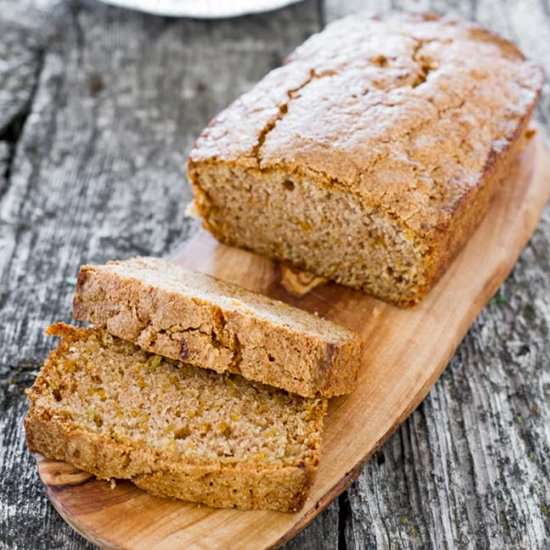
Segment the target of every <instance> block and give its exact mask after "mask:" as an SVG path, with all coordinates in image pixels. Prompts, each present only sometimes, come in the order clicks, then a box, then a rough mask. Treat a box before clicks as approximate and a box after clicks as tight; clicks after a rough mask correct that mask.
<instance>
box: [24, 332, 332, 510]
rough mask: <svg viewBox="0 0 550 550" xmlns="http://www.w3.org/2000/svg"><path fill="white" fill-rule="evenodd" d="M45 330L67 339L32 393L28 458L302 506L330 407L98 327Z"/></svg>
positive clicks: (185, 493)
mask: <svg viewBox="0 0 550 550" xmlns="http://www.w3.org/2000/svg"><path fill="white" fill-rule="evenodd" d="M49 333H50V334H52V335H56V336H60V337H61V342H60V344H59V346H58V348H57V349H56V350H54V351H53V352H52V353H51V354H50V356H49V358H48V359H47V361H46V363H45V365H44V367H43V369H42V371H41V373H40V374H39V376H38V378H37V380H36V382H35V383H34V385H33V386H32V388H31V389H30V390H28V398H29V401H30V410H29V413H28V415H27V418H26V419H25V427H26V432H27V440H28V444H29V447H30V449H31V450H33V451H38V452H40V453H42V454H44V455H45V456H47V457H49V458H51V459H55V460H64V461H66V462H69V463H70V464H72V465H74V466H76V467H77V468H80V469H82V470H84V471H88V472H90V473H93V474H95V475H96V476H98V477H99V478H102V479H111V478H120V479H129V480H131V481H133V482H134V483H135V484H136V485H138V486H139V487H142V488H144V489H145V490H147V491H149V492H152V493H153V494H158V495H162V496H170V497H176V498H180V499H183V500H188V501H192V502H200V503H204V504H207V505H209V506H213V507H237V508H241V509H270V510H279V511H294V510H297V509H299V508H300V507H301V506H302V505H303V502H304V499H305V498H306V495H307V491H308V488H309V486H310V484H311V482H312V479H313V475H314V472H315V470H316V469H317V465H318V462H319V452H320V445H321V430H322V424H323V417H324V414H325V412H326V401H325V400H323V399H305V398H301V397H298V396H295V395H292V394H289V393H287V392H284V391H281V390H277V389H274V388H270V387H268V386H264V385H261V384H255V383H251V382H248V381H246V380H244V379H243V378H242V377H240V376H236V375H231V374H223V375H222V374H217V373H214V372H210V371H207V370H204V369H195V368H193V367H190V366H186V365H181V364H179V363H177V362H175V361H172V360H169V359H164V358H162V357H160V356H157V355H152V354H149V353H147V352H145V351H143V350H141V349H139V348H137V347H136V346H134V345H133V344H131V343H129V342H125V341H123V340H121V339H118V338H116V337H113V336H112V335H110V334H108V333H107V332H106V331H105V330H103V329H77V328H75V327H71V326H68V325H64V324H57V325H53V326H52V327H50V329H49Z"/></svg>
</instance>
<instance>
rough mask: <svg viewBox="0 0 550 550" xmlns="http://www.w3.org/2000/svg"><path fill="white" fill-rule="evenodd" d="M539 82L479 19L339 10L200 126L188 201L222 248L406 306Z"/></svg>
mask: <svg viewBox="0 0 550 550" xmlns="http://www.w3.org/2000/svg"><path fill="white" fill-rule="evenodd" d="M542 80H543V75H542V71H541V70H540V68H539V67H537V66H536V65H534V64H533V63H530V62H529V61H527V60H526V59H525V58H524V56H523V54H522V53H521V52H520V51H519V50H518V49H517V48H516V47H515V46H514V45H513V44H512V43H510V42H508V41H506V40H504V39H502V38H500V37H498V36H496V35H494V34H492V33H490V32H489V31H487V30H485V29H483V28H482V27H479V26H478V25H474V24H471V23H467V22H464V21H460V20H457V19H452V18H448V17H442V18H439V17H437V16H434V15H428V14H424V15H412V14H393V15H390V16H387V17H385V18H373V19H370V18H368V17H367V16H366V15H354V16H353V17H350V18H346V19H343V20H341V21H339V22H336V23H334V24H332V25H329V26H328V27H327V28H326V30H324V31H323V32H321V33H320V34H317V35H315V36H313V37H311V38H310V39H309V40H307V41H306V42H305V43H304V44H303V45H302V46H301V47H299V48H298V49H297V50H296V51H295V52H294V53H293V54H292V55H291V56H290V57H289V59H288V60H287V62H286V64H285V65H284V66H282V67H280V68H279V69H276V70H274V71H272V72H271V73H269V74H268V75H267V76H266V77H265V78H264V79H263V80H262V81H261V82H260V83H259V84H258V85H257V86H256V87H254V88H253V89H252V90H251V91H250V92H248V93H246V94H245V95H243V96H242V97H241V98H239V99H237V101H235V102H234V103H233V104H232V105H231V106H230V107H229V108H228V109H226V110H225V111H224V112H222V113H221V114H220V115H219V116H217V117H216V118H215V119H214V120H213V121H212V122H211V124H210V125H209V126H208V128H206V129H205V130H204V132H203V133H202V134H201V136H200V137H199V138H198V140H197V142H196V144H195V147H194V149H193V150H192V151H191V153H190V157H189V162H188V174H189V179H190V181H191V183H192V186H193V191H194V195H195V203H196V208H197V210H198V213H199V214H200V216H201V217H202V219H203V223H204V226H205V227H206V228H207V229H208V230H209V231H210V232H212V233H213V234H214V235H215V236H216V237H217V238H218V239H220V240H221V241H223V242H225V243H228V244H231V245H235V246H240V247H244V248H247V249H250V250H253V251H255V252H258V253H260V254H263V255H266V256H270V257H273V258H276V259H279V260H283V261H287V262H289V263H291V264H293V265H295V266H297V267H298V268H301V269H304V270H307V271H310V272H312V273H315V274H317V275H320V276H323V277H327V278H331V279H333V280H335V281H337V282H339V283H342V284H344V285H349V286H351V287H355V288H358V289H362V290H364V291H366V292H368V293H371V294H373V295H375V296H377V297H379V298H381V299H384V300H387V301H389V302H393V303H394V304H397V305H400V306H410V305H413V304H415V303H417V302H418V301H419V300H420V299H421V298H422V297H424V296H425V295H426V293H427V292H428V291H429V290H430V289H431V288H432V287H433V286H434V284H435V283H436V282H437V280H438V279H439V277H440V276H441V275H442V274H443V272H444V271H445V269H446V268H447V266H448V265H449V263H450V262H451V260H452V259H453V258H454V256H455V255H456V254H457V253H458V251H459V250H460V249H461V247H462V246H463V245H464V243H465V242H466V240H467V239H468V237H469V236H470V235H471V234H472V232H473V231H474V229H475V228H476V226H477V225H478V224H479V222H480V221H481V219H482V217H483V216H484V214H485V213H486V211H487V208H488V205H489V201H490V198H491V196H492V195H493V193H494V191H495V189H496V188H497V186H498V182H499V181H500V180H501V179H502V177H503V176H504V175H505V174H506V172H507V170H508V168H509V167H510V164H511V162H512V161H513V160H514V158H515V157H516V155H517V153H518V151H519V150H520V148H521V146H522V144H523V140H522V136H523V134H524V131H525V130H526V125H527V123H528V121H529V119H530V117H531V113H532V111H533V108H534V106H535V104H536V102H537V100H538V96H539V92H540V89H541V85H542Z"/></svg>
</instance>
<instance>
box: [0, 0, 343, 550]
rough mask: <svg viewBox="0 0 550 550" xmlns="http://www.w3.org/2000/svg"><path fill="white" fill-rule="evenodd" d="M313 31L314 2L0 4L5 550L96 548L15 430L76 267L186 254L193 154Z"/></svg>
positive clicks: (35, 0) (0, 534) (63, 316)
mask: <svg viewBox="0 0 550 550" xmlns="http://www.w3.org/2000/svg"><path fill="white" fill-rule="evenodd" d="M8 27H9V28H10V33H11V34H10V35H8V33H7V32H5V31H4V29H7V28H8ZM318 27H319V23H318V8H317V4H316V2H315V1H314V0H307V1H306V2H303V3H300V4H298V5H296V6H293V7H290V8H288V9H284V10H279V11H277V12H275V13H270V14H264V15H258V16H254V17H246V18H244V19H239V20H225V21H218V22H208V21H203V22H198V21H193V20H189V19H187V20H171V19H165V18H159V17H153V16H145V15H140V14H135V13H132V12H128V11H126V10H119V9H115V8H109V7H106V6H103V5H102V4H100V3H99V2H96V1H95V0H93V1H92V0H90V1H86V2H80V1H74V2H73V1H65V0H61V1H60V0H18V1H17V2H13V0H0V101H4V100H5V101H6V103H5V104H4V103H2V104H1V105H2V108H1V109H0V120H2V121H4V120H5V121H7V124H4V122H2V126H8V127H13V125H12V123H13V122H14V121H17V119H18V118H19V117H20V115H21V122H22V126H21V128H20V130H19V132H17V133H16V134H15V135H13V137H10V140H9V141H7V140H6V139H4V138H5V136H3V135H1V134H0V142H3V143H4V145H0V149H4V152H5V161H6V162H5V164H4V166H5V167H6V166H8V165H9V166H10V167H11V169H10V173H9V174H8V177H7V178H6V180H5V183H4V184H2V183H0V349H1V350H2V357H1V359H0V434H1V435H0V438H1V439H2V445H0V546H2V544H5V545H6V547H9V548H20V549H23V550H26V549H28V548H33V549H40V548H43V549H49V548H68V549H69V550H71V549H74V548H91V545H88V544H87V543H86V542H85V541H84V540H83V539H81V538H80V537H78V536H77V535H75V534H73V532H72V530H71V529H70V527H68V526H67V525H66V524H65V523H64V522H63V521H62V520H61V519H60V517H59V515H58V514H57V512H56V511H55V510H54V509H53V508H52V507H51V506H50V504H49V503H48V500H47V498H46V496H45V494H44V491H43V488H42V486H41V484H40V481H39V479H38V475H37V473H36V469H35V467H34V460H33V458H32V456H30V455H29V454H28V452H27V450H26V446H25V443H24V434H23V429H22V425H21V419H22V417H23V415H24V412H25V408H26V404H25V396H24V389H25V387H27V386H29V385H30V384H31V383H32V381H33V379H34V377H35V375H36V373H37V371H38V368H39V366H40V363H41V361H42V359H43V358H44V356H45V354H46V353H47V351H48V349H49V348H50V347H51V342H49V341H47V340H46V339H45V338H44V336H43V331H44V328H45V327H46V326H47V325H48V324H50V323H51V322H52V321H54V320H58V319H59V320H69V319H70V304H71V296H72V292H73V290H74V282H75V279H74V277H75V274H76V272H77V270H78V267H79V265H80V264H81V263H84V262H87V261H99V262H102V261H104V260H107V259H110V258H113V257H120V258H124V257H129V256H133V255H140V254H151V255H159V256H160V255H164V254H167V253H169V252H170V251H171V250H172V249H173V248H174V247H176V246H179V245H180V244H181V243H182V242H183V241H184V240H185V239H186V238H187V237H188V236H189V235H190V234H191V233H192V232H193V229H194V227H195V226H196V224H193V223H192V222H190V221H189V220H186V219H185V216H184V211H185V207H186V204H187V202H188V201H189V199H190V191H189V189H188V187H187V185H186V182H185V176H184V162H185V157H186V152H187V150H188V148H189V146H190V145H191V143H192V141H193V140H194V139H195V137H196V135H197V134H198V132H199V131H200V130H201V129H202V128H203V127H204V125H206V124H207V122H208V120H209V118H211V117H212V116H213V115H214V114H216V113H217V112H218V111H219V110H220V109H221V108H222V107H224V106H225V105H227V103H228V102H230V101H231V100H233V99H234V98H235V97H236V96H238V95H239V94H241V93H242V92H243V91H244V90H245V89H247V88H248V87H250V86H252V84H253V83H255V82H256V81H257V80H259V79H260V78H261V77H262V76H263V75H264V74H265V73H266V72H267V71H269V70H270V69H271V68H272V67H273V66H275V65H278V64H280V62H281V60H282V59H283V58H284V56H285V55H287V54H288V53H289V52H290V51H291V50H292V49H293V48H294V47H296V46H297V45H298V44H300V43H301V42H303V40H304V39H305V38H306V36H307V35H309V34H311V33H312V32H314V31H315V30H317V29H318ZM12 38H13V39H12ZM8 40H9V42H8ZM35 42H36V44H37V46H38V48H37V50H32V51H31V50H28V49H25V48H27V45H28V46H33V45H34V43H35ZM35 54H36V55H35ZM19 60H21V62H20V61H19ZM4 70H5V72H2V71H4ZM35 70H36V74H35V73H34V71H35ZM6 75H7V76H8V77H9V79H10V80H9V83H10V85H9V87H8V86H7V85H6V82H8V81H7V80H5V76H6ZM17 75H20V77H19V76H17ZM24 75H29V76H24ZM31 75H32V78H30V76H31ZM35 84H36V90H35ZM34 90H35V93H34V94H33V91H34ZM7 106H9V107H10V109H11V111H10V113H11V114H10V113H8V111H7ZM3 174H4V171H2V175H3ZM1 179H2V177H1V176H0V180H1ZM331 526H332V529H333V530H336V526H335V524H334V523H331Z"/></svg>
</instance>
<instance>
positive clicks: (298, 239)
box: [189, 161, 431, 306]
mask: <svg viewBox="0 0 550 550" xmlns="http://www.w3.org/2000/svg"><path fill="white" fill-rule="evenodd" d="M189 175H190V178H191V181H192V184H193V189H194V195H195V203H196V209H197V211H198V212H199V213H200V215H201V217H202V219H203V223H204V226H205V228H206V229H208V230H209V231H210V232H211V233H212V234H213V235H214V236H215V237H216V238H218V239H219V240H221V241H222V242H225V243H227V244H230V245H233V246H238V247H242V248H246V249H249V250H252V251H254V252H257V253H258V254H262V255H266V256H269V257H272V258H276V259H278V260H281V261H287V262H290V263H291V264H292V265H295V266H297V267H299V268H300V269H304V270H306V271H310V272H312V273H315V274H316V275H318V276H321V277H324V278H327V279H332V280H334V281H336V282H338V283H341V284H344V285H346V286H351V287H353V288H357V289H360V290H363V291H366V292H368V293H370V294H372V295H374V296H377V297H380V298H383V299H384V300H387V301H390V302H393V303H395V304H398V305H402V306H407V305H413V304H415V303H416V302H418V301H419V300H420V299H421V298H422V297H423V295H424V294H425V292H426V289H427V286H428V284H429V279H430V276H431V273H430V271H429V268H430V264H429V262H426V256H427V255H428V254H429V253H430V250H429V248H428V247H427V246H426V243H425V242H422V240H421V239H418V238H417V236H416V234H415V233H414V232H412V231H409V230H408V229H407V228H406V227H404V226H403V224H402V223H400V221H399V219H398V218H397V217H396V216H394V215H393V214H392V213H390V212H383V211H381V210H379V209H377V208H371V207H368V206H366V205H365V204H364V202H362V201H360V200H359V199H358V198H357V197H356V196H355V195H353V194H350V193H348V192H347V191H346V189H343V188H341V187H337V186H328V185H319V183H318V182H316V181H312V180H310V179H308V178H307V177H302V176H297V175H289V174H287V173H285V172H284V171H282V170H263V171H260V170H251V169H249V168H240V167H238V166H235V165H230V164H228V163H225V162H223V161H212V162H204V163H200V164H197V165H191V167H190V171H189ZM260 213H261V214H260Z"/></svg>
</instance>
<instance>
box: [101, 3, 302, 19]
mask: <svg viewBox="0 0 550 550" xmlns="http://www.w3.org/2000/svg"><path fill="white" fill-rule="evenodd" d="M100 1H102V2H105V3H106V4H111V5H113V6H120V7H122V8H128V9H132V10H138V11H144V12H148V13H154V14H156V15H168V16H170V17H195V18H199V19H216V18H220V17H235V16H237V15H244V14H246V13H258V12H262V11H270V10H275V9H277V8H282V7H283V6H287V5H289V4H294V3H296V2H299V1H300V0H100Z"/></svg>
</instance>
